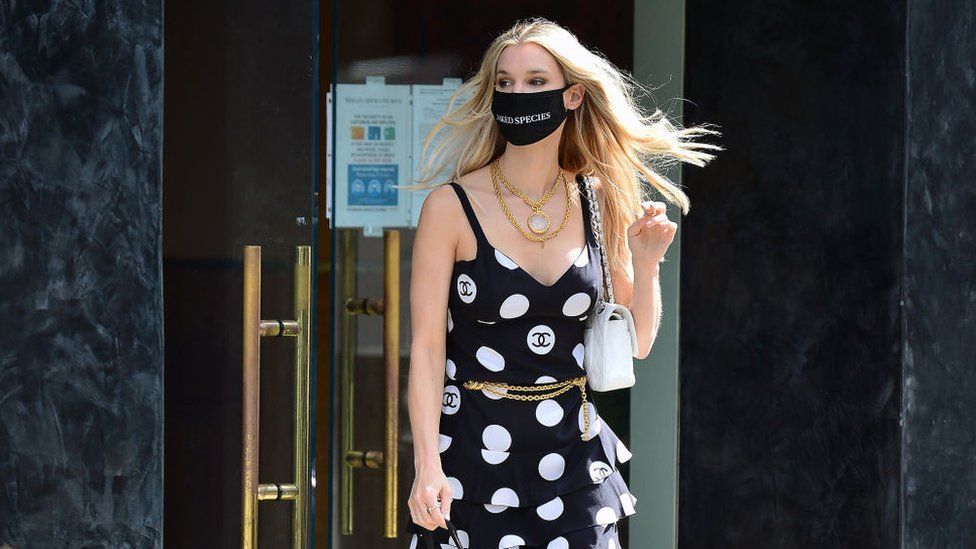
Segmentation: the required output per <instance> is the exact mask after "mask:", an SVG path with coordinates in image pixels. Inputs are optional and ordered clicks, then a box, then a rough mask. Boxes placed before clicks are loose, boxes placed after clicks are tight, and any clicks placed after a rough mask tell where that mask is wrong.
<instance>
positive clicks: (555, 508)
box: [535, 496, 563, 520]
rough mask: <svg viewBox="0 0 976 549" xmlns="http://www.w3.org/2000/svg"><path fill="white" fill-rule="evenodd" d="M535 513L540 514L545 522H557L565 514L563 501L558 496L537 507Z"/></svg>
mask: <svg viewBox="0 0 976 549" xmlns="http://www.w3.org/2000/svg"><path fill="white" fill-rule="evenodd" d="M535 512H536V513H538V514H539V516H540V517H541V518H542V519H543V520H556V519H557V518H559V516H560V515H562V514H563V500H562V498H560V497H559V496H556V497H554V498H552V499H551V500H549V501H547V502H546V503H543V504H542V505H540V506H538V507H536V509H535Z"/></svg>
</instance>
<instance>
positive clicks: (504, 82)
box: [498, 78, 546, 88]
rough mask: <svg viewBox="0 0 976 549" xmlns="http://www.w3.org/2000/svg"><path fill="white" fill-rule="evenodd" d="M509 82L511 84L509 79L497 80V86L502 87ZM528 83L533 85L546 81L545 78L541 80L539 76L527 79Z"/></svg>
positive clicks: (542, 83) (539, 84) (543, 83)
mask: <svg viewBox="0 0 976 549" xmlns="http://www.w3.org/2000/svg"><path fill="white" fill-rule="evenodd" d="M509 84H511V81H509V80H501V81H500V82H498V87H499V88H504V87H505V86H507V85H509ZM529 84H531V85H533V86H544V85H545V84H546V81H545V80H541V79H539V78H534V79H532V80H530V81H529Z"/></svg>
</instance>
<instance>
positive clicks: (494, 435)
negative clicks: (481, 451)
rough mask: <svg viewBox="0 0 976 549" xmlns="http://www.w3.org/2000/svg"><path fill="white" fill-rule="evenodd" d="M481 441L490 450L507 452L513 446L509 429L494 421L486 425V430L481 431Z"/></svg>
mask: <svg viewBox="0 0 976 549" xmlns="http://www.w3.org/2000/svg"><path fill="white" fill-rule="evenodd" d="M481 441H482V442H483V443H484V444H485V448H487V449H488V450H494V451H495V452H505V451H507V450H508V449H509V448H511V446H512V435H511V433H509V432H508V429H506V428H504V427H502V426H501V425H498V424H495V423H493V424H491V425H489V426H487V427H485V430H484V431H483V432H482V433H481Z"/></svg>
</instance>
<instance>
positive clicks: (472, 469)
mask: <svg viewBox="0 0 976 549" xmlns="http://www.w3.org/2000/svg"><path fill="white" fill-rule="evenodd" d="M638 86H639V84H638V83H637V82H636V81H634V80H633V79H632V78H631V77H628V76H625V75H623V74H622V73H621V72H620V71H618V70H617V69H616V68H615V67H614V66H613V65H612V64H611V63H610V62H609V61H607V60H606V59H605V58H603V57H601V56H600V55H599V54H597V53H594V52H591V51H589V50H587V49H586V48H584V47H583V46H582V45H581V44H580V43H579V42H578V40H577V39H576V37H575V36H573V35H572V34H571V33H569V32H568V31H567V30H565V29H564V28H562V27H560V26H559V25H557V24H555V23H552V22H550V21H547V20H545V19H541V18H535V19H530V20H527V21H521V22H518V23H517V24H516V25H515V26H513V27H512V28H511V29H510V30H508V31H507V32H505V33H504V34H502V35H501V36H499V37H498V38H497V39H496V40H495V41H494V42H493V43H492V44H491V46H490V47H489V48H488V50H487V52H486V53H485V56H484V59H483V61H482V64H481V68H480V70H479V71H478V73H477V74H476V75H475V76H473V77H472V78H471V79H469V80H468V81H466V82H465V83H464V84H463V85H462V86H461V87H460V89H459V90H458V92H457V93H456V94H455V95H454V96H453V97H452V98H451V101H450V104H449V106H448V112H447V114H446V115H445V116H444V117H443V118H442V119H441V120H440V121H439V122H438V124H437V125H435V126H434V128H432V130H431V133H430V135H428V138H427V141H426V143H425V144H424V156H425V159H426V163H425V168H426V169H427V171H428V172H432V173H434V174H435V175H436V174H439V173H441V172H442V171H445V170H447V169H449V168H450V167H451V166H452V164H453V170H454V171H453V178H452V179H453V180H452V181H450V183H449V184H448V185H441V186H439V187H438V188H436V189H434V190H432V191H431V192H430V194H429V195H428V196H427V198H426V199H425V202H424V205H423V208H422V210H421V214H420V218H419V223H418V228H417V233H416V240H415V244H414V248H413V267H412V279H411V288H410V302H411V317H412V323H413V336H412V344H411V364H410V373H409V379H408V406H409V414H410V423H411V427H412V432H413V438H414V467H415V480H414V484H413V488H412V490H411V493H410V497H409V501H408V506H409V508H410V513H411V520H410V521H409V522H408V524H407V527H406V530H407V532H408V533H410V534H412V535H411V542H410V547H411V548H413V547H420V548H423V547H426V546H427V545H426V541H424V542H423V543H419V538H418V535H421V534H422V535H426V536H432V537H433V539H434V541H435V546H436V547H440V546H441V545H440V544H450V543H452V542H451V541H450V540H449V532H448V530H446V528H447V526H446V522H445V519H450V520H451V522H452V524H453V525H454V526H456V528H457V529H458V535H459V538H460V540H461V542H462V543H463V545H464V546H465V547H467V548H471V549H474V548H490V549H504V548H506V547H545V548H548V549H555V548H573V549H576V548H581V547H600V548H619V547H620V546H621V545H620V540H619V538H618V534H617V521H618V520H620V519H622V518H623V517H625V516H629V515H631V514H634V513H635V512H636V507H635V502H636V497H635V496H634V495H633V494H632V493H630V491H629V489H628V487H627V485H626V483H625V482H624V480H623V477H622V476H621V475H620V472H619V470H618V466H619V464H620V463H622V462H625V461H627V459H628V458H630V456H631V454H630V452H629V450H628V449H627V448H626V446H625V445H624V444H623V443H622V442H621V441H620V439H619V438H618V437H617V436H616V434H615V433H614V432H613V430H612V429H611V428H610V427H609V425H606V424H604V423H603V422H602V420H601V418H600V416H599V413H598V411H597V409H596V408H595V406H594V405H593V403H592V402H589V401H586V400H585V399H586V395H587V392H586V385H585V379H586V378H585V375H584V374H585V372H584V370H583V367H582V365H583V362H582V360H583V343H582V342H583V330H584V328H585V326H586V318H587V315H589V314H590V313H591V312H592V310H593V308H594V306H595V305H596V301H597V298H598V292H599V291H600V285H601V284H602V281H603V279H604V277H603V273H602V270H601V263H600V253H599V249H598V247H597V241H596V234H595V233H594V232H593V230H592V227H591V226H590V213H589V205H588V203H587V200H586V195H585V194H584V191H585V189H586V187H585V185H586V184H587V182H589V183H590V184H592V185H593V188H594V190H595V192H596V195H597V197H598V200H599V206H600V208H601V209H602V210H601V212H602V219H603V231H604V234H605V239H606V255H607V261H608V265H609V266H610V271H611V282H612V284H613V290H614V297H615V301H617V302H620V303H622V304H624V305H626V306H627V307H628V308H629V309H630V310H631V311H632V314H633V318H634V323H635V326H636V328H637V330H638V332H639V335H638V342H639V354H638V357H639V358H644V357H646V356H647V355H648V354H649V353H650V350H651V346H652V344H653V342H654V338H655V335H656V333H657V329H658V325H659V318H660V314H661V304H660V303H661V300H660V286H659V282H658V273H659V267H658V263H659V262H660V261H661V260H662V257H663V255H664V253H665V251H666V250H667V248H668V246H669V245H670V243H671V241H672V240H673V238H674V234H675V231H676V228H677V225H676V224H675V223H673V222H671V221H670V220H668V218H667V215H666V213H665V204H664V203H662V202H651V201H646V202H643V201H642V194H641V188H640V185H639V183H638V178H640V177H641V176H642V177H643V179H645V180H647V181H649V182H650V183H651V185H653V187H655V188H656V189H657V190H658V191H659V192H661V193H662V194H663V195H664V196H665V197H667V198H668V199H670V200H671V201H672V202H674V203H676V204H678V205H680V206H681V207H682V209H683V211H684V212H685V213H687V212H688V210H689V207H690V205H689V201H688V198H687V196H686V195H685V194H684V193H683V192H682V191H681V190H680V189H679V188H678V187H677V186H676V185H674V184H673V183H671V182H670V181H668V180H667V179H666V178H664V177H662V176H660V175H658V173H656V172H655V171H653V170H651V169H650V168H648V167H647V166H645V165H643V161H644V160H660V161H668V160H674V159H677V160H681V161H687V162H690V163H694V164H696V165H699V166H702V165H704V164H705V163H707V162H708V161H709V160H711V159H712V158H713V156H712V155H710V154H707V153H705V152H702V151H701V149H704V148H712V149H720V147H717V146H714V145H708V144H700V143H693V142H691V141H690V140H689V139H688V138H691V137H693V136H696V135H701V134H704V133H718V132H715V131H713V130H709V129H705V128H702V127H697V128H692V129H681V130H678V129H676V128H675V127H674V126H673V125H671V124H670V123H669V122H668V121H667V119H666V118H664V117H663V115H661V111H656V112H655V113H654V114H653V115H651V116H646V115H643V114H642V113H641V112H640V110H639V109H638V107H637V103H636V99H635V98H634V97H633V92H634V90H635V89H637V87H638ZM462 97H463V98H464V99H463V100H461V98H462ZM456 103H460V104H458V105H455V104H456ZM440 130H445V135H444V136H443V137H442V138H441V139H440V140H439V144H438V147H437V148H436V149H435V150H434V151H433V153H432V154H431V155H429V156H428V155H427V149H428V146H429V145H430V143H431V142H432V139H433V137H434V135H435V134H437V133H438V132H439V131H440ZM585 176H588V177H589V179H584V177H585ZM433 179H434V176H428V177H425V178H422V179H420V180H419V181H420V183H421V185H423V184H425V183H428V182H431V181H432V180H433ZM445 312H446V314H445ZM484 382H494V383H498V384H507V385H491V384H490V383H489V384H485V383H484ZM519 386H520V387H522V389H518V388H517V387H519ZM525 386H537V387H536V388H544V389H545V390H541V391H533V390H532V388H529V389H525ZM528 395H531V396H529V398H525V397H526V396H528ZM584 403H585V404H584Z"/></svg>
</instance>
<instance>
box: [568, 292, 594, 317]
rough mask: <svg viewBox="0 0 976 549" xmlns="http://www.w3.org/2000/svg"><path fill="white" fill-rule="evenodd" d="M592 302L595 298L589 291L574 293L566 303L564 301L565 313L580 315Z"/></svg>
mask: <svg viewBox="0 0 976 549" xmlns="http://www.w3.org/2000/svg"><path fill="white" fill-rule="evenodd" d="M592 302H593V300H592V299H591V298H590V294H588V293H585V292H579V293H576V294H573V295H571V296H569V299H567V300H566V303H563V314H564V315H566V316H579V315H581V314H583V313H585V312H586V310H587V309H589V308H590V303H592Z"/></svg>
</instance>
